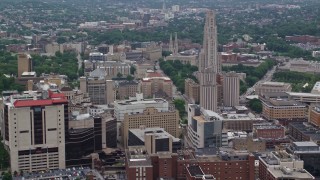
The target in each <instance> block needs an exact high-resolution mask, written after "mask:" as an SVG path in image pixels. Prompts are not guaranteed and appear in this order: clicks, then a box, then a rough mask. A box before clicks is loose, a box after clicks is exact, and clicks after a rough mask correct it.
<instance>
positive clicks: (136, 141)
mask: <svg viewBox="0 0 320 180" xmlns="http://www.w3.org/2000/svg"><path fill="white" fill-rule="evenodd" d="M128 146H145V147H146V150H147V152H148V153H149V154H153V153H157V152H177V150H180V149H181V141H180V139H179V138H175V137H174V136H172V135H171V134H169V133H167V132H166V131H165V130H164V129H163V128H157V127H155V128H144V127H141V128H139V129H129V135H128Z"/></svg>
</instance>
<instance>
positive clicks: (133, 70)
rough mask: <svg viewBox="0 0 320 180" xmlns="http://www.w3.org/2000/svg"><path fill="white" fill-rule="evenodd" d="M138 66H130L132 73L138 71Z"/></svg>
mask: <svg viewBox="0 0 320 180" xmlns="http://www.w3.org/2000/svg"><path fill="white" fill-rule="evenodd" d="M136 70H137V69H136V67H134V66H130V74H132V75H133V74H134V73H135V72H136Z"/></svg>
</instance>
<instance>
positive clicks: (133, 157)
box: [126, 146, 152, 167]
mask: <svg viewBox="0 0 320 180" xmlns="http://www.w3.org/2000/svg"><path fill="white" fill-rule="evenodd" d="M126 159H127V164H128V166H129V167H152V162H151V159H150V156H149V155H148V153H147V150H146V149H145V147H143V146H131V147H129V148H128V149H127V150H126Z"/></svg>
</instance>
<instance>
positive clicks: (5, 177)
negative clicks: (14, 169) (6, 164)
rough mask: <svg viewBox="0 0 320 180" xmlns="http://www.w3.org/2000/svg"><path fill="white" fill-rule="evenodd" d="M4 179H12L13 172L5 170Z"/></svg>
mask: <svg viewBox="0 0 320 180" xmlns="http://www.w3.org/2000/svg"><path fill="white" fill-rule="evenodd" d="M2 180H12V175H11V172H5V173H4V174H3V176H2Z"/></svg>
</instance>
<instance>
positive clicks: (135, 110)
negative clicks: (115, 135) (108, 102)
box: [114, 93, 170, 121]
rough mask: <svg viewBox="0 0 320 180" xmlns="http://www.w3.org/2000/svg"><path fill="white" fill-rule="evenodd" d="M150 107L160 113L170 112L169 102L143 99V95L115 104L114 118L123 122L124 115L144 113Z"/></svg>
mask: <svg viewBox="0 0 320 180" xmlns="http://www.w3.org/2000/svg"><path fill="white" fill-rule="evenodd" d="M148 107H154V108H156V109H157V110H158V111H159V112H167V111H169V108H170V107H169V102H168V101H166V100H165V99H162V98H154V99H143V94H138V93H137V94H136V97H130V98H129V100H121V101H115V102H114V116H115V117H116V118H117V121H123V120H124V115H125V114H126V113H128V115H132V114H139V113H143V111H144V110H145V109H146V108H148Z"/></svg>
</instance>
